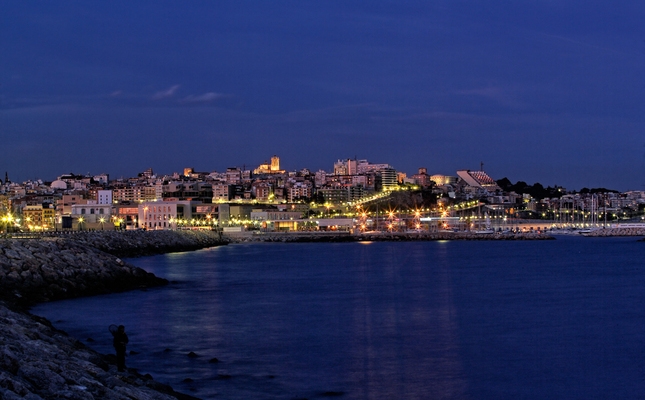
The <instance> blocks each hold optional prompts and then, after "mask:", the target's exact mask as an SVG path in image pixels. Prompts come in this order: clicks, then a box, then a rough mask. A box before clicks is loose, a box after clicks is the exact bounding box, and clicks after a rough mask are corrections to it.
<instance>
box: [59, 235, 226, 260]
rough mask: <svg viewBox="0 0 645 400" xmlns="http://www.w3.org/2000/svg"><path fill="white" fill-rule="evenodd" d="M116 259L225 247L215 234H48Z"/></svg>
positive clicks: (223, 242) (223, 241)
mask: <svg viewBox="0 0 645 400" xmlns="http://www.w3.org/2000/svg"><path fill="white" fill-rule="evenodd" d="M48 235H50V236H52V237H64V238H68V239H71V240H74V241H75V242H77V243H79V244H83V245H86V246H90V247H94V248H96V249H99V250H102V251H104V252H106V253H110V254H113V255H116V256H119V257H140V256H146V255H152V254H162V253H170V252H176V251H191V250H198V249H203V248H206V247H213V246H218V245H222V244H226V243H227V241H226V240H224V239H222V238H221V237H220V235H219V234H218V233H217V232H215V231H197V230H195V231H193V230H178V231H80V232H70V233H66V232H50V233H49V234H48Z"/></svg>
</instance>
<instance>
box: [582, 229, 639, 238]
mask: <svg viewBox="0 0 645 400" xmlns="http://www.w3.org/2000/svg"><path fill="white" fill-rule="evenodd" d="M584 235H585V236H593V237H609V236H645V228H604V229H595V230H592V231H590V232H587V233H585V234H584Z"/></svg>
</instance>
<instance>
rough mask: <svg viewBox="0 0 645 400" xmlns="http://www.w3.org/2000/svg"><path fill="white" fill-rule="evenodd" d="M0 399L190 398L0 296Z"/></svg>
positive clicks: (161, 399)
mask: <svg viewBox="0 0 645 400" xmlns="http://www.w3.org/2000/svg"><path fill="white" fill-rule="evenodd" d="M0 337H1V338H2V341H1V342H0V398H1V399H7V400H9V399H31V400H37V399H78V400H90V399H160V400H163V399H191V398H192V397H190V396H187V395H184V394H181V393H177V392H175V391H174V390H173V389H172V388H171V387H170V386H167V385H163V384H161V383H159V382H156V381H155V380H154V379H152V377H150V376H149V375H146V376H144V375H141V374H139V373H137V372H136V371H135V370H133V369H130V370H128V371H127V372H122V373H119V372H117V369H116V366H115V365H114V364H112V363H110V359H109V357H107V356H103V355H101V354H99V353H97V352H96V351H94V350H92V349H90V348H88V347H87V346H85V345H84V344H82V343H80V342H79V341H78V340H76V339H73V338H70V337H69V336H67V334H66V333H64V332H62V331H59V330H56V329H55V328H53V327H52V326H51V325H50V324H49V322H48V321H47V320H45V319H43V318H40V317H36V316H32V315H29V314H28V313H25V312H16V311H14V310H12V309H10V308H9V307H7V305H6V304H4V303H1V302H0Z"/></svg>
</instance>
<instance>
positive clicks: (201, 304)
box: [32, 237, 645, 399]
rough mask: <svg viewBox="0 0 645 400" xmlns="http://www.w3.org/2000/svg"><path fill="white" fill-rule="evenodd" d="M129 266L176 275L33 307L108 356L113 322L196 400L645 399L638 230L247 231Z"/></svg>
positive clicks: (644, 305)
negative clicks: (531, 238) (374, 234)
mask: <svg viewBox="0 0 645 400" xmlns="http://www.w3.org/2000/svg"><path fill="white" fill-rule="evenodd" d="M129 261H130V262H131V263H133V264H135V265H137V266H140V267H142V268H144V269H146V270H148V271H151V272H153V273H155V274H156V275H159V276H162V277H165V278H168V279H169V280H172V281H174V283H173V284H172V285H170V286H168V287H165V288H158V289H153V290H148V291H135V292H130V293H125V294H118V295H108V296H98V297H94V298H84V299H78V300H71V301H61V302H55V303H51V304H45V305H41V306H38V307H35V308H34V309H33V310H32V311H33V312H34V313H35V314H38V315H42V316H45V317H47V318H48V319H50V320H51V321H52V322H54V325H56V326H57V327H58V328H60V329H63V330H65V331H67V332H69V333H70V334H71V335H72V336H75V337H77V338H79V339H81V340H83V341H84V340H86V339H87V338H92V339H94V340H95V342H93V343H89V344H91V345H92V347H94V348H95V349H97V350H99V351H101V352H103V353H108V352H112V351H113V350H112V348H111V337H110V334H109V332H108V325H110V324H113V323H114V324H124V325H125V326H126V330H127V332H128V334H129V336H130V345H129V346H128V350H135V351H137V352H139V353H140V354H137V355H131V356H129V357H128V359H127V364H128V366H129V367H135V368H137V369H138V370H139V371H140V372H142V373H150V374H151V375H152V376H153V377H154V378H155V379H157V380H159V381H161V382H165V383H168V384H170V385H171V386H173V387H174V388H175V389H176V390H179V391H183V392H186V393H190V394H192V395H194V396H197V397H201V398H221V399H297V398H309V399H316V398H329V397H334V398H343V399H442V398H445V399H593V398H598V399H641V398H645V263H644V261H645V243H638V242H636V240H635V239H634V238H613V239H607V238H602V239H595V238H578V237H559V238H558V239H557V240H555V241H539V242H521V241H518V242H464V241H455V242H407V243H384V242H379V243H339V244H329V243H321V244H293V243H291V244H249V245H231V246H223V247H218V248H214V249H209V250H203V251H197V252H191V253H175V254H168V255H161V256H154V257H146V258H139V259H132V260H129ZM191 351H193V352H195V353H197V354H198V355H199V356H200V357H198V358H189V357H188V356H187V354H188V353H189V352H191ZM213 357H216V358H217V359H219V363H209V360H210V359H211V358H213ZM191 380H192V381H191Z"/></svg>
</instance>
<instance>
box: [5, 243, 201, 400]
mask: <svg viewBox="0 0 645 400" xmlns="http://www.w3.org/2000/svg"><path fill="white" fill-rule="evenodd" d="M120 233H121V232H111V233H107V232H106V233H97V234H95V233H89V232H88V233H86V234H85V235H84V236H82V237H81V235H71V236H70V237H66V238H42V239H22V240H21V239H0V399H174V398H179V399H191V398H192V397H191V396H187V395H184V394H181V393H177V392H175V391H174V390H173V389H172V388H171V387H169V386H167V385H163V384H161V383H159V382H156V381H154V380H153V379H152V377H150V376H149V375H140V374H138V373H137V372H136V371H135V370H133V369H130V370H128V372H126V373H117V370H116V367H115V365H114V364H113V362H114V358H115V357H113V356H112V357H110V356H103V355H101V354H99V353H97V352H95V351H93V350H91V349H89V348H88V347H86V346H84V345H83V344H82V343H80V342H78V341H77V340H76V339H72V338H70V337H68V336H67V335H66V334H65V333H64V332H61V331H58V330H56V329H55V328H53V327H52V326H51V324H50V323H49V322H48V321H47V320H45V319H44V318H40V317H36V316H33V315H31V314H29V313H28V312H27V311H25V310H27V309H28V307H29V306H30V305H33V304H35V303H38V302H44V301H50V300H59V299H65V298H72V297H80V296H89V295H96V294H104V293H114V292H121V291H126V290H133V289H140V288H148V287H153V286H159V285H165V284H167V283H168V281H166V280H165V279H161V278H158V277H156V276H155V275H153V274H150V273H148V272H146V271H144V270H143V269H141V268H138V267H135V266H134V265H131V264H128V263H126V262H124V261H123V260H121V259H120V258H118V257H117V256H115V255H113V254H108V253H106V252H104V251H101V250H98V249H97V248H100V247H102V248H104V249H106V250H110V251H113V252H114V253H117V254H133V253H135V252H134V251H132V250H131V246H133V244H132V243H130V240H133V241H134V240H135V239H136V241H134V243H135V244H134V246H139V245H140V246H142V247H143V248H144V249H143V251H150V252H151V253H158V252H164V251H169V249H173V250H188V249H195V248H202V247H207V246H208V245H209V244H210V243H211V242H209V241H207V240H204V241H202V240H201V239H202V238H203V235H192V234H181V233H180V234H176V235H172V234H171V235H168V237H169V238H171V239H173V240H172V241H171V242H170V246H163V244H161V243H159V245H158V246H157V245H156V244H157V243H158V242H157V241H158V240H161V239H160V237H161V236H160V235H155V234H153V235H147V234H146V232H138V235H132V236H131V235H120ZM191 237H192V238H193V239H192V240H185V241H184V239H186V238H191ZM110 238H112V239H111V240H110ZM195 238H198V239H199V240H195ZM146 249H150V250H146ZM143 251H142V254H146V253H143Z"/></svg>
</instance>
